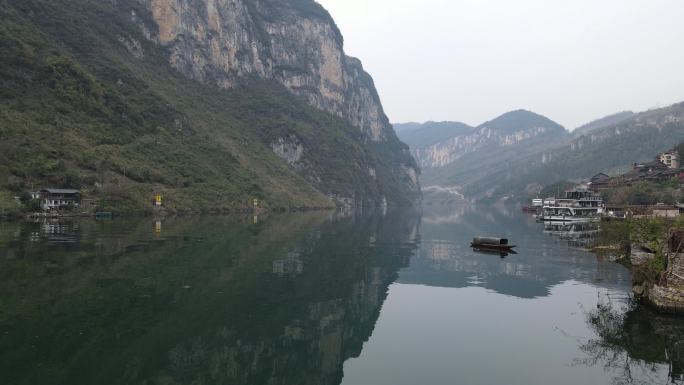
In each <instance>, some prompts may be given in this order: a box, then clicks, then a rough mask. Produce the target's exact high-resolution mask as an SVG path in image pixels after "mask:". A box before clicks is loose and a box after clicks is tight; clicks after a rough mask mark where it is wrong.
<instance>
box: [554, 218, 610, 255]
mask: <svg viewBox="0 0 684 385" xmlns="http://www.w3.org/2000/svg"><path fill="white" fill-rule="evenodd" d="M544 233H545V234H549V235H552V236H554V237H557V238H558V239H561V240H563V241H567V242H568V245H570V246H571V247H576V248H581V249H586V248H590V247H591V246H593V245H594V244H595V243H596V241H597V240H598V237H599V235H600V233H601V223H600V222H597V221H585V222H555V221H545V222H544Z"/></svg>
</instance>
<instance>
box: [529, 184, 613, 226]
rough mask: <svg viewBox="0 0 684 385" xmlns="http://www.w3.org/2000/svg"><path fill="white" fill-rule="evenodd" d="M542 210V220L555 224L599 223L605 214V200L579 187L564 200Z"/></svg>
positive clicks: (566, 193) (556, 201) (570, 191)
mask: <svg viewBox="0 0 684 385" xmlns="http://www.w3.org/2000/svg"><path fill="white" fill-rule="evenodd" d="M548 203H549V204H545V205H544V207H543V208H542V215H541V216H542V218H541V219H542V220H544V221H555V222H590V221H598V220H600V219H601V217H602V216H603V215H604V213H605V208H604V205H603V198H601V196H599V195H595V194H593V193H592V192H591V191H589V190H588V189H587V188H586V187H577V188H575V189H574V190H569V191H566V192H565V196H564V197H563V198H556V199H555V200H554V201H553V203H551V202H548Z"/></svg>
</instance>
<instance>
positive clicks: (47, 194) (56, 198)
mask: <svg viewBox="0 0 684 385" xmlns="http://www.w3.org/2000/svg"><path fill="white" fill-rule="evenodd" d="M31 198H32V199H40V207H41V208H42V209H43V210H44V211H50V210H62V209H67V208H72V207H78V206H79V204H80V203H81V192H80V191H78V190H74V189H60V188H46V189H43V190H40V191H35V192H32V193H31Z"/></svg>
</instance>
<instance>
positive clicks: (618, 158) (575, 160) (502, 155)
mask: <svg viewBox="0 0 684 385" xmlns="http://www.w3.org/2000/svg"><path fill="white" fill-rule="evenodd" d="M418 132H420V129H414V131H413V135H414V136H418V134H417V133H418ZM398 135H399V136H400V138H401V139H402V140H404V141H405V142H406V143H407V144H408V145H409V147H410V148H411V152H412V154H413V155H414V157H415V158H416V160H417V161H418V162H419V164H420V165H421V167H422V169H423V176H422V183H423V185H424V186H433V185H436V186H442V187H446V188H457V189H458V191H459V192H461V193H463V194H464V195H465V196H466V197H467V198H475V199H477V198H483V197H492V198H497V197H504V196H509V197H511V196H513V197H520V198H523V197H524V198H526V197H528V196H529V195H533V194H535V193H536V192H538V191H539V189H540V188H541V186H544V185H548V184H551V183H554V182H557V181H560V180H568V179H570V180H573V179H581V178H588V177H591V176H592V175H594V174H596V173H598V172H602V171H606V170H616V171H618V169H619V168H624V167H625V165H627V164H631V163H632V162H640V161H646V160H650V159H651V158H652V157H653V154H656V153H659V152H661V151H665V150H667V149H669V148H672V147H673V146H674V145H676V144H677V143H679V142H680V141H683V140H684V103H679V104H675V105H672V106H670V107H666V108H662V109H658V110H651V111H646V112H642V113H637V114H635V113H631V112H622V113H618V114H614V115H611V116H608V117H605V118H601V119H598V120H596V121H593V122H591V123H589V124H586V125H584V126H582V130H581V131H580V134H578V133H576V132H574V133H572V134H571V133H569V132H568V131H567V130H565V129H563V128H562V126H560V125H559V124H557V123H555V122H553V121H551V120H548V119H547V118H544V117H543V116H541V115H537V114H534V113H531V112H529V111H524V110H519V111H513V112H510V113H507V114H504V115H502V116H501V117H499V118H497V119H494V120H492V121H490V122H487V123H484V124H482V125H480V126H478V127H477V128H475V129H474V131H473V132H471V133H469V134H467V135H455V136H453V137H451V138H449V139H446V140H444V141H442V142H440V143H436V144H432V145H430V146H428V147H416V146H415V144H416V143H415V141H412V140H410V139H411V137H410V136H408V135H406V134H405V133H402V132H399V133H398Z"/></svg>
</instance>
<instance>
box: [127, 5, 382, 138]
mask: <svg viewBox="0 0 684 385" xmlns="http://www.w3.org/2000/svg"><path fill="white" fill-rule="evenodd" d="M140 1H142V2H143V4H145V6H147V7H148V8H149V10H150V11H151V12H152V16H153V20H154V23H155V24H156V25H155V26H147V25H142V27H143V28H145V30H146V31H148V36H149V38H150V39H152V40H154V41H156V42H158V43H159V44H161V45H163V46H165V47H167V48H168V49H169V61H170V63H171V64H172V65H173V67H174V68H176V69H177V70H179V71H180V72H182V73H183V74H185V75H186V76H188V77H191V78H192V79H195V80H198V81H201V82H204V83H207V84H215V85H218V86H219V87H223V88H230V87H233V86H235V85H236V84H239V83H240V82H242V81H244V80H245V79H250V78H257V79H264V80H276V81H277V82H278V83H280V84H282V85H284V86H285V87H287V88H288V89H289V90H290V91H291V92H293V93H294V94H296V95H299V96H302V97H303V98H305V99H306V100H307V101H308V102H309V104H311V105H312V106H314V107H317V108H319V109H321V110H324V111H327V112H331V113H333V114H336V115H338V116H341V117H344V118H347V119H348V120H350V121H351V122H352V123H353V124H354V125H355V126H357V127H358V128H359V129H361V130H362V131H363V132H364V134H365V135H366V136H367V137H368V138H369V139H370V140H373V141H384V140H386V139H387V137H388V136H390V135H392V134H391V132H390V131H391V126H390V125H389V122H388V119H387V117H386V116H385V114H384V112H383V109H382V105H381V104H380V100H379V97H378V95H377V92H376V90H375V87H374V85H373V81H372V79H371V78H370V76H368V74H367V73H366V72H365V71H364V70H363V67H362V65H361V62H360V61H359V60H357V59H354V58H351V57H348V56H346V55H345V54H344V51H343V39H342V35H341V34H340V31H339V30H338V29H337V27H336V25H335V23H334V21H333V20H332V19H331V18H330V16H329V15H328V13H327V12H326V11H325V10H324V9H323V8H322V7H321V6H320V5H318V4H316V3H315V2H313V1H301V0H300V1H292V0H290V1H282V0H140ZM149 31H152V32H149Z"/></svg>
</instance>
